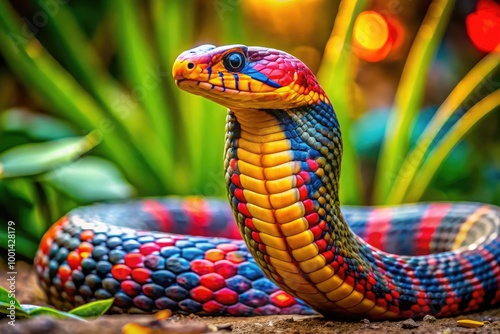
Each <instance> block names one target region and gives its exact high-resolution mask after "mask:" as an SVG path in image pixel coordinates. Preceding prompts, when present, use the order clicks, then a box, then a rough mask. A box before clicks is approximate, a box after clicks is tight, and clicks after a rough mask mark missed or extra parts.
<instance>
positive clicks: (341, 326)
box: [0, 263, 500, 334]
mask: <svg viewBox="0 0 500 334" xmlns="http://www.w3.org/2000/svg"><path fill="white" fill-rule="evenodd" d="M6 279H7V277H6V270H5V267H1V268H0V286H3V287H6V286H7V281H6ZM16 297H17V298H18V299H19V300H20V302H21V303H26V304H36V305H45V299H44V295H43V292H42V291H41V290H40V288H39V287H38V284H37V282H36V277H35V274H34V270H33V267H32V266H31V265H28V264H26V263H18V264H17V277H16ZM482 316H483V317H490V318H492V320H500V309H493V310H487V311H484V312H481V313H473V314H469V315H467V316H461V317H459V318H448V319H438V320H437V321H435V322H429V321H423V320H416V321H415V322H416V324H410V325H412V326H413V328H405V327H406V326H407V325H405V323H404V322H403V321H384V322H373V321H372V322H368V321H362V322H342V321H333V320H329V319H325V318H323V317H321V316H299V315H295V316H293V315H289V316H261V317H248V318H243V317H198V316H176V315H174V316H172V317H170V318H169V319H167V320H162V321H158V320H155V317H154V316H153V315H106V316H103V317H101V318H99V319H97V320H93V321H90V322H88V323H84V324H83V325H82V323H81V322H79V321H74V320H58V319H54V318H48V317H37V318H33V319H16V321H15V326H14V327H13V326H11V325H9V324H8V320H9V319H1V318H0V319H1V320H0V333H44V334H48V333H72V334H73V333H74V334H80V333H82V334H83V333H85V334H89V333H99V334H108V333H124V331H123V328H124V326H126V325H127V326H128V327H127V328H128V329H131V328H132V326H133V325H130V324H131V323H135V324H139V325H141V326H143V327H142V328H139V330H138V331H130V332H128V333H127V334H131V333H133V334H136V333H137V334H139V333H145V334H147V333H151V334H152V333H155V334H156V333H158V334H159V333H182V334H197V333H214V332H215V333H234V334H240V333H241V334H247V333H251V334H261V333H262V334H263V333H278V334H279V333H282V334H288V333H291V334H302V333H304V334H305V333H315V334H323V333H325V334H326V333H342V334H344V333H346V334H348V333H361V334H369V333H387V334H389V333H408V334H410V333H411V334H421V333H422V334H423V333H443V334H445V333H446V334H448V333H500V321H493V322H492V323H490V324H487V325H485V326H483V327H480V328H474V329H473V328H462V327H458V326H457V320H458V319H475V320H479V319H480V318H481V317H482ZM0 317H1V316H0ZM144 327H146V328H144ZM148 328H149V329H150V330H148Z"/></svg>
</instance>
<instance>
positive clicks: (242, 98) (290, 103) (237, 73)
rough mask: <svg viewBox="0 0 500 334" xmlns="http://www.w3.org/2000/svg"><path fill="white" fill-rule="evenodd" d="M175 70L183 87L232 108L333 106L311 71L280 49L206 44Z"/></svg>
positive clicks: (190, 52)
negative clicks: (317, 104) (328, 104)
mask: <svg viewBox="0 0 500 334" xmlns="http://www.w3.org/2000/svg"><path fill="white" fill-rule="evenodd" d="M172 72H173V77H174V79H175V82H176V84H177V86H179V88H181V89H183V90H185V91H187V92H190V93H193V94H196V95H201V96H203V97H206V98H208V99H210V100H212V101H214V102H216V103H219V104H221V105H223V106H226V107H228V108H230V109H243V108H249V106H251V108H254V109H291V108H295V107H300V106H305V105H309V104H313V103H320V102H321V101H323V102H326V103H329V101H328V98H327V97H326V95H325V93H324V91H323V89H322V88H321V87H320V85H319V84H318V81H317V79H316V77H315V76H314V74H313V73H312V72H311V70H310V69H309V68H308V67H307V66H306V65H305V64H304V63H303V62H302V61H300V60H299V59H297V58H295V57H294V56H292V55H290V54H288V53H286V52H283V51H279V50H275V49H269V48H263V47H247V46H245V45H227V46H221V47H215V46H213V45H202V46H199V47H197V48H194V49H191V50H188V51H185V52H183V53H181V54H180V55H179V57H177V59H176V61H175V63H174V66H173V71H172Z"/></svg>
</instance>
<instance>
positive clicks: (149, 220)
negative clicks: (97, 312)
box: [35, 45, 500, 319]
mask: <svg viewBox="0 0 500 334" xmlns="http://www.w3.org/2000/svg"><path fill="white" fill-rule="evenodd" d="M173 76H174V79H175V80H176V83H177V85H178V87H179V88H181V89H183V90H185V91H188V92H190V93H193V94H197V95H201V96H204V97H206V98H208V99H210V100H213V101H215V102H217V103H219V104H221V105H223V106H225V107H228V109H229V111H228V116H227V124H226V145H225V159H224V166H225V171H226V172H225V179H226V183H227V191H228V197H229V202H230V207H231V208H232V210H231V209H230V208H229V207H228V206H227V205H225V203H223V202H221V201H219V200H215V199H200V198H188V199H177V198H166V199H145V200H138V201H135V202H127V203H122V204H120V203H115V204H98V205H94V206H89V207H84V208H77V209H75V210H73V211H71V212H70V213H69V214H68V215H67V216H65V217H63V218H62V219H61V220H60V221H59V222H58V223H56V224H55V225H54V226H53V227H51V229H50V230H49V231H48V232H47V233H46V234H45V236H44V237H43V239H42V241H41V244H40V248H39V251H38V253H37V256H36V259H35V265H36V269H37V272H38V276H39V280H40V283H41V286H42V287H43V288H44V289H45V291H46V292H47V295H48V298H49V300H50V301H51V302H52V303H53V304H54V305H55V306H56V307H58V308H61V309H70V308H72V307H75V306H78V305H81V304H84V303H87V302H90V301H93V300H96V299H104V298H109V297H114V298H115V299H114V305H113V307H112V309H111V311H112V312H121V313H123V312H155V311H157V310H161V309H171V310H173V311H177V312H184V313H199V314H209V315H215V314H229V315H245V316H247V315H265V314H290V313H295V314H313V313H315V311H317V312H319V313H321V314H323V315H325V316H327V317H342V318H344V319H345V318H353V319H356V318H369V319H396V318H410V317H422V316H425V315H426V314H431V315H434V316H438V317H446V316H453V315H457V314H460V313H465V312H470V311H474V310H478V309H480V308H487V307H490V306H492V305H495V304H496V303H497V302H499V301H500V266H499V261H500V238H499V231H500V209H499V208H498V207H495V206H492V205H486V204H474V203H455V204H452V203H429V204H414V205H403V206H398V207H377V208H369V207H342V209H341V207H340V204H339V195H338V194H339V176H340V164H341V155H342V140H341V134H340V129H339V124H338V121H337V117H336V115H335V113H334V110H333V108H332V105H331V103H330V101H329V99H328V97H327V96H326V95H325V92H324V91H323V90H322V88H321V87H320V85H319V84H318V82H317V80H316V78H315V76H314V75H313V73H312V72H311V71H310V70H309V69H308V68H307V67H306V66H305V65H304V64H303V63H302V62H301V61H300V60H298V59H297V58H295V57H293V56H291V55H289V54H287V53H285V52H282V51H278V50H273V49H268V48H261V47H246V46H243V45H230V46H224V47H215V46H212V45H204V46H200V47H198V48H195V49H192V50H189V51H186V52H184V53H182V54H181V55H180V56H179V57H178V58H177V60H176V61H175V64H174V66H173ZM233 217H234V218H233ZM234 221H236V223H235V222H234ZM347 222H349V225H348V224H347ZM241 236H242V237H243V240H241ZM238 239H239V240H238ZM396 254H398V255H396Z"/></svg>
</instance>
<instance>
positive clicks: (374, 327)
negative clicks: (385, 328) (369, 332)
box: [370, 325, 382, 329]
mask: <svg viewBox="0 0 500 334" xmlns="http://www.w3.org/2000/svg"><path fill="white" fill-rule="evenodd" d="M381 328H382V326H380V325H371V326H370V329H381Z"/></svg>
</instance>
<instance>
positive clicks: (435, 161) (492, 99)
mask: <svg viewBox="0 0 500 334" xmlns="http://www.w3.org/2000/svg"><path fill="white" fill-rule="evenodd" d="M498 101H500V90H496V91H495V92H493V93H491V94H489V95H488V96H486V97H485V98H484V99H482V100H481V101H479V102H478V103H477V104H475V105H474V106H473V107H472V108H470V109H469V110H468V111H467V113H466V114H465V115H464V116H462V118H460V119H459V120H458V121H457V122H456V123H455V125H454V126H453V127H452V128H451V129H450V130H449V131H448V133H447V134H446V136H445V137H444V138H443V139H442V140H441V141H440V142H439V144H438V145H437V146H436V148H435V149H434V150H433V151H432V152H431V154H430V155H429V157H428V158H427V159H426V160H425V162H424V164H423V165H422V167H421V168H420V169H419V170H418V172H417V174H416V175H415V181H414V182H413V186H412V187H411V189H410V191H409V192H408V194H407V196H405V198H404V200H405V201H407V202H412V201H417V200H418V199H420V197H421V196H422V194H423V193H424V191H425V189H426V188H427V186H428V185H429V183H430V181H431V180H432V177H433V176H434V174H435V173H436V171H437V169H438V168H439V166H440V165H441V163H442V162H443V161H444V159H445V158H446V157H447V156H448V154H449V153H450V152H451V150H452V149H453V147H454V146H455V145H456V144H457V143H458V142H459V141H460V140H461V139H462V138H463V137H464V136H465V135H466V134H467V133H468V132H469V131H470V130H471V129H472V128H473V126H474V125H476V124H477V123H478V122H479V121H480V120H481V119H482V118H483V117H485V116H486V115H488V114H489V113H490V112H492V111H494V110H496V109H498V108H499V104H498Z"/></svg>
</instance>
